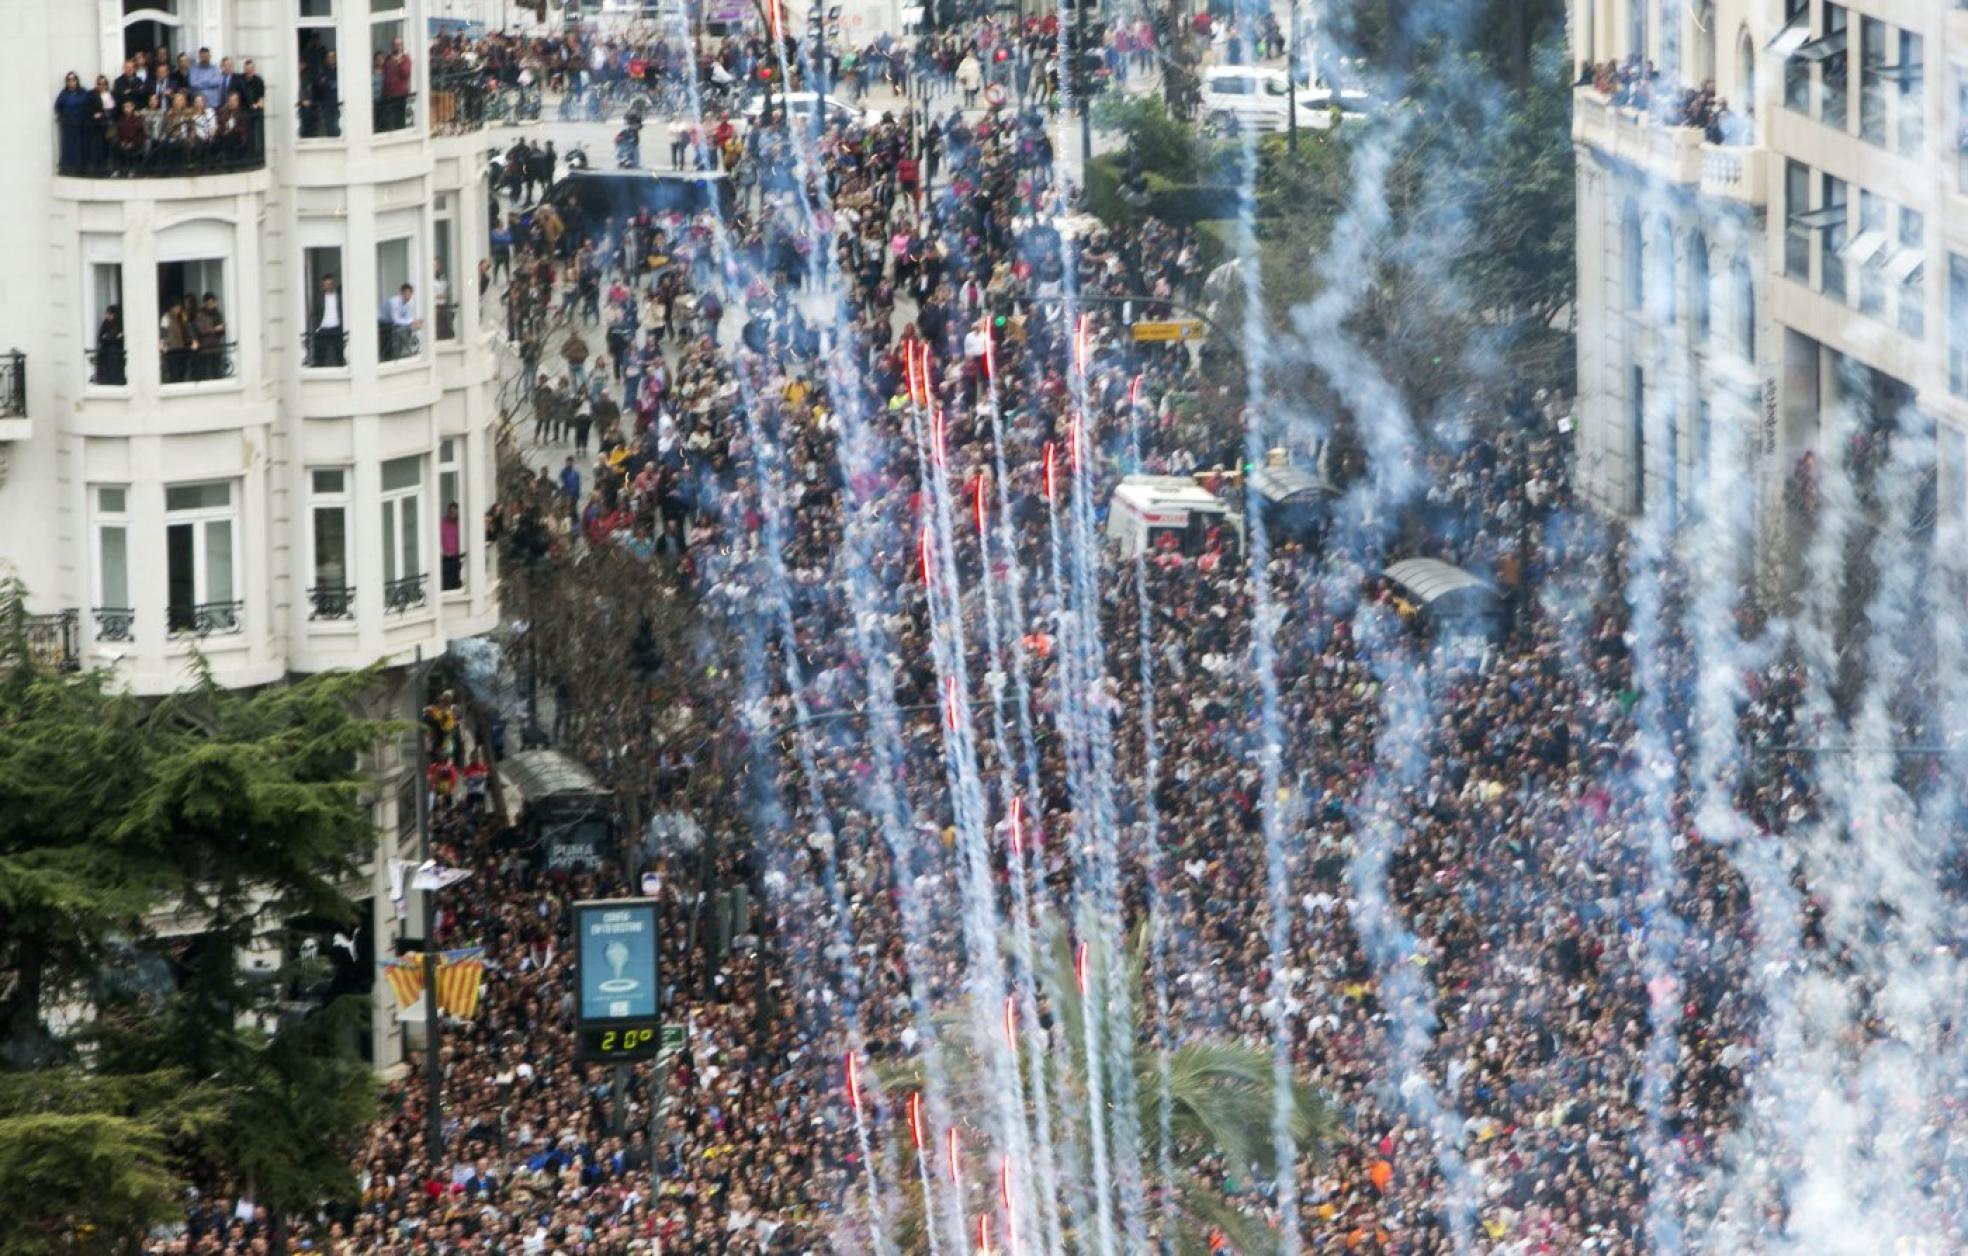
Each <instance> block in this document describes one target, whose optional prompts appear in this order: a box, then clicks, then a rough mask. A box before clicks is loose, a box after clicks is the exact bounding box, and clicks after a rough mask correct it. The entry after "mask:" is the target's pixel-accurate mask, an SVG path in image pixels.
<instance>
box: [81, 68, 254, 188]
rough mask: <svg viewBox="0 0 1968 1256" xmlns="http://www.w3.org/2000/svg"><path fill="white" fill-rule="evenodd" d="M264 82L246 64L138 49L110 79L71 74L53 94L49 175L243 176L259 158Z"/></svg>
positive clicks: (103, 76)
mask: <svg viewBox="0 0 1968 1256" xmlns="http://www.w3.org/2000/svg"><path fill="white" fill-rule="evenodd" d="M265 109H266V81H265V80H264V79H262V78H261V77H260V75H259V70H258V68H257V67H256V66H255V65H254V63H253V62H252V61H251V60H247V61H244V62H241V63H240V64H239V65H237V66H235V65H234V64H233V61H232V58H231V57H221V58H219V59H218V61H217V62H214V61H213V60H212V50H211V49H210V48H200V49H199V50H198V55H197V59H196V60H193V59H192V57H190V56H189V55H188V54H186V53H182V52H181V53H179V54H177V56H176V58H175V59H174V58H172V56H171V53H170V50H169V49H167V48H159V49H158V50H157V52H156V54H155V58H154V59H153V58H152V56H151V54H148V53H144V52H138V53H137V54H136V55H134V56H132V57H131V58H129V59H128V60H126V61H124V62H123V68H122V70H121V71H120V72H119V73H118V74H117V75H116V77H115V78H114V79H111V78H110V77H109V76H108V75H104V74H98V75H97V76H96V79H95V83H94V84H93V85H92V86H88V87H85V86H83V83H82V79H81V76H80V75H77V74H75V73H73V72H71V73H70V74H69V75H68V76H67V78H65V79H64V80H63V82H62V88H61V91H60V92H59V93H57V94H56V96H55V124H56V129H57V141H58V142H57V154H56V160H57V167H56V168H57V170H58V172H59V173H61V174H65V175H80V176H84V177H104V176H129V175H144V174H181V173H204V172H209V171H214V170H226V169H247V168H250V167H254V166H258V165H260V164H262V163H263V162H264V161H265V160H266V132H265V120H266V119H265Z"/></svg>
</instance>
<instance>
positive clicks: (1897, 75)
mask: <svg viewBox="0 0 1968 1256" xmlns="http://www.w3.org/2000/svg"><path fill="white" fill-rule="evenodd" d="M1925 55H1926V53H1925V50H1924V48H1923V47H1922V45H1921V39H1920V36H1918V35H1916V34H1914V33H1913V32H1912V31H1901V32H1900V63H1899V64H1898V65H1896V66H1894V67H1893V68H1892V70H1891V72H1890V73H1889V74H1888V77H1889V78H1890V79H1892V80H1893V81H1894V82H1896V83H1897V84H1898V85H1899V91H1898V93H1897V96H1898V99H1897V100H1895V101H1894V105H1893V111H1894V114H1895V115H1896V117H1897V119H1898V121H1899V147H1900V155H1901V156H1903V157H1918V156H1919V155H1920V146H1921V144H1922V143H1923V142H1924V141H1925V139H1926V127H1925V125H1924V123H1923V121H1922V119H1921V116H1920V93H1921V90H1922V85H1923V78H1924V75H1925V69H1924V67H1923V66H1922V65H1921V58H1922V57H1923V56H1925Z"/></svg>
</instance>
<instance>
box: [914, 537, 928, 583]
mask: <svg viewBox="0 0 1968 1256" xmlns="http://www.w3.org/2000/svg"><path fill="white" fill-rule="evenodd" d="M916 553H917V554H918V555H919V556H920V557H921V558H922V573H923V587H924V588H928V587H929V525H928V524H924V525H923V528H922V531H921V532H920V533H918V534H917V535H916Z"/></svg>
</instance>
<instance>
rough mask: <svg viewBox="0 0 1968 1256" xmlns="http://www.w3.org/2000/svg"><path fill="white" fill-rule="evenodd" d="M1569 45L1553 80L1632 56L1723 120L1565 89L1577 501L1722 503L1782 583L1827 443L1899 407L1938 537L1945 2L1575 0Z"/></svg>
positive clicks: (1942, 436)
mask: <svg viewBox="0 0 1968 1256" xmlns="http://www.w3.org/2000/svg"><path fill="white" fill-rule="evenodd" d="M1571 32H1572V46H1573V60H1574V66H1575V68H1577V67H1578V66H1579V64H1580V63H1584V62H1592V63H1595V64H1603V63H1606V62H1621V63H1624V62H1627V61H1629V60H1630V59H1631V58H1633V57H1635V56H1638V57H1640V58H1643V59H1644V60H1645V61H1648V62H1651V63H1652V65H1653V66H1654V68H1655V70H1656V71H1657V77H1656V79H1655V85H1656V95H1657V97H1664V96H1670V95H1672V94H1674V92H1675V91H1676V90H1678V89H1679V88H1680V87H1683V86H1686V87H1695V88H1698V87H1700V86H1702V85H1703V84H1705V83H1712V84H1713V86H1714V90H1715V92H1716V94H1717V95H1718V96H1719V97H1721V98H1722V99H1724V100H1726V101H1727V102H1728V105H1729V108H1730V110H1731V113H1732V115H1733V125H1732V126H1730V127H1728V128H1725V130H1724V132H1723V133H1721V134H1716V133H1713V132H1711V133H1710V134H1707V135H1705V134H1704V133H1703V131H1702V130H1701V129H1699V128H1697V127H1692V126H1679V125H1674V123H1675V122H1677V121H1679V120H1680V119H1679V118H1678V117H1676V116H1675V115H1674V114H1673V113H1672V112H1668V111H1663V110H1662V109H1660V108H1655V109H1651V110H1645V111H1642V110H1637V109H1634V108H1629V107H1622V106H1621V105H1619V104H1617V103H1615V100H1614V98H1612V97H1609V96H1608V94H1606V93H1605V92H1603V91H1602V90H1600V88H1599V87H1598V86H1595V85H1593V84H1591V83H1580V84H1579V85H1577V86H1575V87H1574V89H1573V94H1574V101H1573V105H1574V111H1573V130H1572V134H1573V140H1574V146H1575V149H1576V153H1577V161H1578V184H1577V188H1578V246H1579V247H1578V265H1579V276H1578V277H1579V324H1578V326H1579V346H1578V367H1579V380H1578V387H1579V414H1580V422H1581V428H1580V442H1581V474H1582V478H1583V483H1584V485H1585V488H1586V490H1587V492H1588V493H1589V494H1590V496H1591V497H1592V499H1593V500H1594V501H1596V502H1597V503H1598V504H1599V505H1600V506H1602V507H1603V508H1606V509H1609V510H1614V511H1619V512H1624V513H1628V514H1633V513H1639V512H1641V511H1647V512H1657V511H1666V512H1670V513H1680V512H1686V511H1688V510H1691V509H1695V508H1697V503H1698V502H1699V500H1700V490H1701V486H1702V485H1704V484H1705V483H1709V482H1712V481H1713V480H1714V479H1715V477H1718V476H1720V477H1724V479H1723V482H1724V483H1727V484H1730V485H1746V486H1748V489H1749V495H1750V496H1751V498H1752V499H1753V500H1752V501H1751V502H1750V503H1749V505H1750V506H1751V512H1752V513H1753V517H1754V520H1755V534H1754V535H1755V550H1754V558H1755V560H1756V561H1757V563H1758V565H1759V567H1760V568H1761V570H1762V571H1763V574H1764V575H1766V576H1771V577H1775V578H1777V579H1779V580H1785V581H1789V580H1793V579H1794V578H1795V577H1796V576H1797V574H1798V573H1797V571H1796V568H1795V564H1796V562H1797V560H1798V544H1799V533H1800V531H1801V529H1799V528H1798V527H1797V524H1798V523H1799V522H1800V517H1801V513H1802V512H1803V511H1805V510H1806V508H1807V507H1806V505H1805V503H1806V502H1807V501H1808V499H1809V497H1810V490H1809V480H1810V478H1811V476H1812V474H1813V468H1814V467H1815V466H1816V465H1818V464H1820V463H1822V461H1823V459H1824V457H1825V455H1826V453H1827V448H1826V441H1827V438H1828V437H1831V436H1832V435H1833V434H1836V433H1847V434H1849V433H1851V432H1852V430H1853V427H1854V425H1856V426H1857V428H1858V429H1860V430H1861V431H1863V429H1864V427H1865V425H1866V424H1868V423H1871V424H1883V423H1886V422H1889V421H1892V420H1894V419H1895V417H1896V416H1897V417H1898V421H1899V422H1900V423H1901V425H1902V428H1903V430H1904V429H1905V428H1906V427H1907V426H1909V425H1908V424H1907V422H1906V419H1905V415H1906V414H1907V413H1908V412H1909V410H1908V408H1909V407H1917V410H1918V414H1919V416H1920V420H1919V424H1915V425H1912V426H1915V427H1916V428H1918V427H1919V425H1920V424H1925V425H1928V426H1930V427H1931V430H1932V435H1933V437H1934V438H1935V439H1936V441H1937V447H1936V448H1935V449H1934V450H1932V451H1931V452H1932V453H1933V454H1934V455H1935V457H1936V459H1937V461H1938V465H1939V476H1938V492H1937V502H1936V504H1937V508H1938V511H1939V515H1940V519H1941V522H1942V523H1943V524H1948V523H1957V524H1958V522H1959V521H1960V518H1961V515H1962V513H1963V512H1962V507H1963V502H1964V491H1965V490H1964V480H1963V471H1964V469H1968V450H1965V449H1964V444H1963V433H1968V164H1964V161H1963V158H1962V148H1961V142H1962V141H1961V138H1960V137H1962V136H1963V134H1964V132H1963V123H1964V106H1965V105H1968V3H1964V2H1963V0H1932V2H1931V3H1924V4H1905V3H1895V2H1890V0H1854V2H1853V3H1850V4H1841V3H1834V2H1832V0H1680V2H1677V0H1573V4H1572V10H1571ZM1602 81H1603V79H1602ZM1841 407H1842V408H1841ZM1855 414H1858V415H1862V416H1863V417H1860V418H1857V419H1854V418H1853V417H1852V416H1853V415H1855ZM1922 439H1925V437H1922ZM1717 459H1720V460H1722V461H1720V462H1718V461H1716V460H1717Z"/></svg>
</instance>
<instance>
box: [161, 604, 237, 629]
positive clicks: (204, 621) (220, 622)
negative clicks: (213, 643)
mask: <svg viewBox="0 0 1968 1256" xmlns="http://www.w3.org/2000/svg"><path fill="white" fill-rule="evenodd" d="M245 610H246V603H244V602H198V603H186V604H183V605H175V606H170V607H167V608H166V610H165V624H166V626H167V627H168V628H169V629H170V632H171V635H172V636H174V637H211V636H227V635H230V634H232V633H236V632H239V631H241V629H242V628H243V626H244V625H243V623H242V622H241V621H242V620H243V618H244V613H245Z"/></svg>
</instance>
